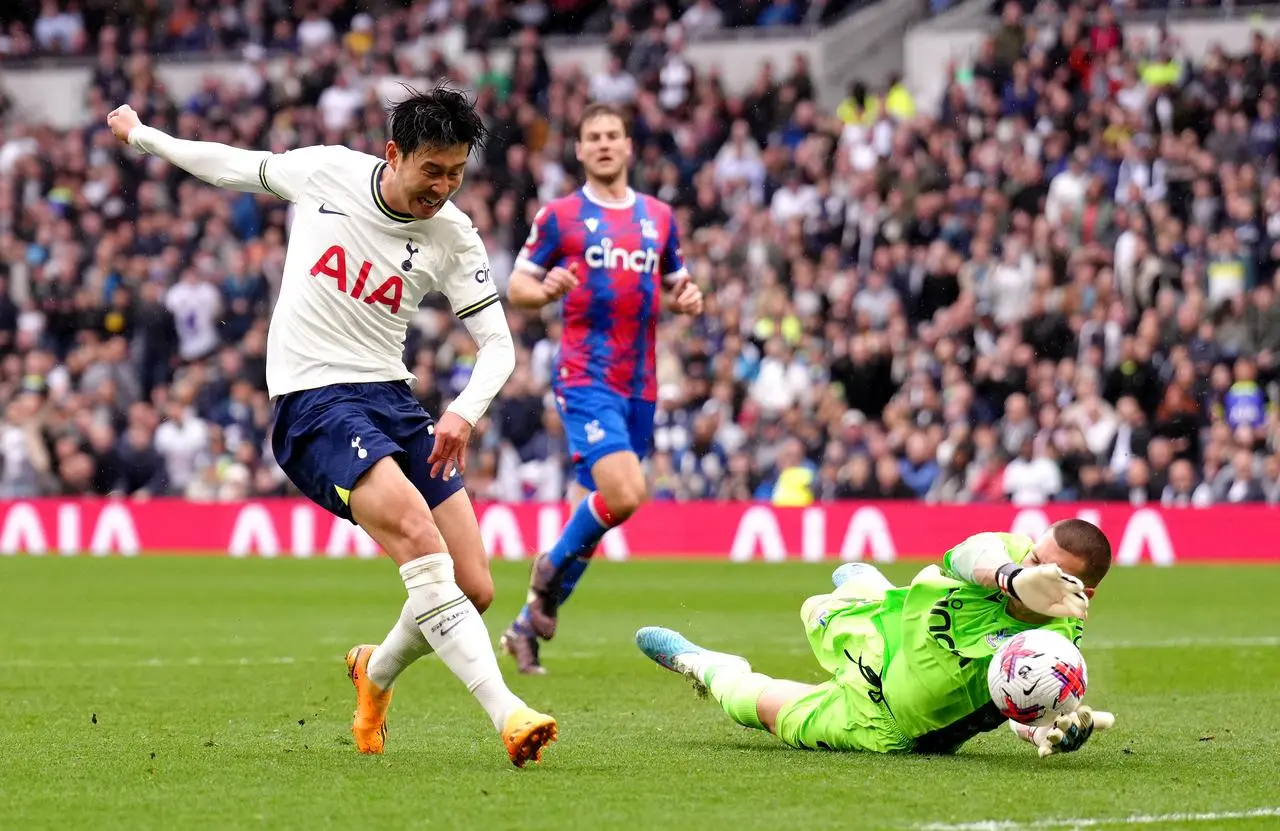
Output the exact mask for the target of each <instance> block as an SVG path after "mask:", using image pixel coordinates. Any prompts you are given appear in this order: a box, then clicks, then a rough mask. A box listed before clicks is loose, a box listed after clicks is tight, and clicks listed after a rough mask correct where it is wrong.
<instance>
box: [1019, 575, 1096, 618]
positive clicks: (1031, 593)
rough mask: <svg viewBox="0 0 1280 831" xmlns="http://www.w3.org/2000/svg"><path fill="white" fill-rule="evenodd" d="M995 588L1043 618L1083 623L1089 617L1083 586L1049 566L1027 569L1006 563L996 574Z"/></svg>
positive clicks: (1087, 602)
mask: <svg viewBox="0 0 1280 831" xmlns="http://www.w3.org/2000/svg"><path fill="white" fill-rule="evenodd" d="M996 585H997V586H998V587H999V588H1000V591H1002V592H1004V593H1005V594H1007V595H1009V596H1010V597H1012V598H1014V599H1016V600H1021V601H1022V602H1023V603H1024V604H1026V606H1027V608H1028V609H1030V610H1031V611H1033V612H1037V613H1039V614H1042V615H1048V616H1049V617H1078V618H1080V619H1081V620H1083V619H1084V618H1085V617H1086V616H1087V615H1088V613H1089V598H1088V596H1087V595H1085V593H1084V583H1081V582H1080V580H1079V579H1077V578H1075V577H1072V576H1071V575H1070V574H1066V573H1064V572H1063V571H1062V569H1061V568H1059V567H1058V566H1057V565H1054V564H1052V563H1044V564H1042V565H1038V566H1031V567H1030V568H1023V567H1022V566H1020V565H1017V564H1016V563H1005V564H1004V565H1002V566H1000V568H999V569H997V570H996Z"/></svg>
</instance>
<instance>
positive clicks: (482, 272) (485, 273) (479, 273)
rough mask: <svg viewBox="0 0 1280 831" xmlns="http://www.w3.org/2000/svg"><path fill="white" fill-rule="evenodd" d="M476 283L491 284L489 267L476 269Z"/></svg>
mask: <svg viewBox="0 0 1280 831" xmlns="http://www.w3.org/2000/svg"><path fill="white" fill-rule="evenodd" d="M476 282H477V283H487V282H489V266H487V265H486V266H483V267H481V268H477V269H476Z"/></svg>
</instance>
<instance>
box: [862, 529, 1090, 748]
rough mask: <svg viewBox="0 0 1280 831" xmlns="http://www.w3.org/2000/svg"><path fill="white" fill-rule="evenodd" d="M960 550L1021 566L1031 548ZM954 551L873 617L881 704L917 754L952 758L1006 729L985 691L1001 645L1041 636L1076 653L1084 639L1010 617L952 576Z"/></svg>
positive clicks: (993, 595) (1023, 540)
mask: <svg viewBox="0 0 1280 831" xmlns="http://www.w3.org/2000/svg"><path fill="white" fill-rule="evenodd" d="M961 545H970V546H972V545H982V546H992V545H1003V546H1004V548H1005V550H1006V552H1007V553H1008V555H1009V558H1010V559H1011V560H1013V562H1015V563H1020V562H1022V560H1023V558H1025V557H1026V556H1027V555H1028V554H1029V553H1031V549H1032V546H1033V545H1034V543H1033V541H1032V540H1031V539H1029V538H1027V537H1024V536H1021V535H1017V534H996V533H987V534H978V535H975V536H973V537H970V538H969V539H967V540H965V541H964V542H963V543H961ZM959 547H960V546H957V547H956V548H953V549H951V550H950V551H948V552H947V553H946V555H945V556H944V558H943V563H942V567H941V568H939V567H938V566H929V567H928V568H926V569H924V570H923V571H921V572H920V573H919V574H918V575H916V577H915V579H914V580H912V581H911V584H910V585H908V586H904V587H901V588H895V589H892V590H890V591H889V592H888V593H887V594H886V596H885V599H884V601H883V603H882V604H881V605H880V609H879V611H878V612H877V613H876V618H877V621H876V623H877V626H878V627H879V629H880V631H881V633H882V634H883V636H884V642H885V661H884V667H885V670H884V678H883V679H882V680H883V693H884V697H885V703H886V704H887V705H888V707H889V709H890V711H891V712H892V713H893V717H894V720H895V721H896V722H897V723H898V726H899V727H900V728H901V729H902V731H903V732H904V733H905V734H907V735H908V736H910V737H912V738H914V739H916V747H917V750H921V751H936V752H950V751H952V750H954V749H956V748H958V747H959V746H960V745H961V744H963V743H964V742H966V741H968V740H969V739H971V738H973V737H974V736H976V735H977V734H979V733H984V732H986V731H988V730H993V729H995V728H997V727H999V726H1000V725H1001V724H1003V723H1004V721H1005V719H1004V717H1003V716H1001V715H1000V713H999V710H998V709H997V708H996V706H995V704H993V703H992V701H991V695H990V693H988V691H987V667H988V666H989V665H990V663H991V658H992V656H993V655H994V654H995V652H996V650H997V649H999V648H1000V645H1001V644H1002V643H1003V642H1004V641H1005V640H1006V639H1008V638H1010V637H1012V636H1013V635H1015V634H1017V633H1018V632H1022V631H1025V630H1027V629H1033V628H1044V629H1050V630H1053V631H1055V632H1058V633H1059V634H1062V635H1065V636H1066V637H1067V639H1069V640H1071V641H1072V642H1073V643H1076V644H1077V645H1078V644H1079V642H1080V638H1081V636H1082V634H1083V631H1084V629H1083V624H1082V622H1081V621H1079V620H1076V619H1071V618H1056V619H1054V620H1051V621H1049V622H1048V623H1046V624H1043V625H1042V626H1041V627H1036V626H1035V625H1033V624H1030V623H1024V622H1023V621H1020V620H1016V619H1014V618H1012V617H1010V616H1009V612H1008V597H1006V596H1005V595H1004V594H1002V593H1001V592H999V591H998V590H996V589H987V588H983V587H982V586H977V585H974V584H972V583H968V582H964V581H962V580H959V579H958V578H957V577H956V575H955V574H954V572H952V570H951V563H952V556H953V554H954V553H955V551H956V550H958V549H959Z"/></svg>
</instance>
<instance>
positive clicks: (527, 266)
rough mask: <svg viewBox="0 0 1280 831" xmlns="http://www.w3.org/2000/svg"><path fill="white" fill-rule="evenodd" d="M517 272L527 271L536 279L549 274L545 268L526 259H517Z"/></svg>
mask: <svg viewBox="0 0 1280 831" xmlns="http://www.w3.org/2000/svg"><path fill="white" fill-rule="evenodd" d="M515 270H516V271H527V272H529V273H530V274H532V275H534V276H535V277H542V276H543V275H545V274H546V273H547V270H546V269H545V268H543V267H542V266H540V265H538V264H537V263H535V262H534V261H533V260H530V259H526V258H525V257H517V258H516V264H515Z"/></svg>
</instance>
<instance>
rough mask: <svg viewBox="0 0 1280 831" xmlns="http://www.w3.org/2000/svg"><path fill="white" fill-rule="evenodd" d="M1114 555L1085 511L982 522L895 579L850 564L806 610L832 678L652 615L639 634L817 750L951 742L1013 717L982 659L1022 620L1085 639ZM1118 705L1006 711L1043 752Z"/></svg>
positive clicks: (744, 715) (1078, 737) (942, 747)
mask: <svg viewBox="0 0 1280 831" xmlns="http://www.w3.org/2000/svg"><path fill="white" fill-rule="evenodd" d="M1110 567H1111V544H1110V543H1109V542H1108V541H1107V538H1106V536H1105V535H1104V534H1103V533H1102V531H1101V530H1100V529H1099V528H1098V527H1097V526H1095V525H1092V524H1090V523H1088V522H1085V521H1083V520H1079V519H1068V520H1063V521H1062V522H1058V523H1055V524H1054V525H1053V526H1051V527H1050V528H1049V530H1048V531H1047V532H1046V533H1045V535H1044V536H1043V537H1041V539H1040V540H1039V541H1034V540H1032V539H1030V538H1028V537H1024V536H1019V535H1014V534H1001V533H984V534H977V535H975V536H972V537H970V538H968V539H967V540H965V541H964V542H962V543H961V544H960V545H957V546H956V547H955V548H953V549H951V550H950V551H948V552H947V553H946V555H945V556H944V557H943V562H942V566H941V568H939V567H938V566H936V565H934V566H929V567H928V568H925V569H924V570H923V571H921V572H920V573H919V574H918V575H916V577H915V579H914V580H912V581H911V584H910V585H908V586H903V587H895V586H893V585H892V584H890V583H889V581H888V580H886V579H885V578H884V576H883V575H882V574H880V572H879V571H877V570H876V569H875V568H874V567H873V566H871V565H869V564H865V563H850V564H846V565H844V566H841V567H840V568H839V569H837V570H836V572H835V574H834V575H833V581H834V582H835V584H836V590H835V591H834V592H833V593H831V594H824V595H819V596H817V597H811V598H809V600H808V601H806V602H805V604H804V606H803V608H802V609H801V612H800V617H801V620H802V622H803V624H804V627H805V631H806V633H807V634H808V637H809V644H810V646H811V647H812V648H813V653H814V655H815V657H817V659H818V663H820V664H821V665H822V667H823V669H825V670H826V671H827V672H830V673H831V676H832V677H831V680H829V681H827V682H826V683H823V684H818V685H812V684H802V683H798V682H795V681H783V680H777V679H773V678H770V677H768V676H766V675H761V674H759V673H757V672H753V671H752V669H751V666H750V664H748V663H747V661H746V659H744V658H741V657H738V656H737V655H728V654H725V653H722V652H713V651H711V650H707V649H703V648H702V647H700V646H697V645H695V644H693V643H691V642H690V641H689V640H687V639H686V638H684V637H683V636H682V635H680V634H679V633H677V632H674V631H672V630H670V629H663V628H661V627H646V628H644V629H641V630H640V631H639V632H637V633H636V644H637V645H638V646H639V647H640V649H641V651H643V652H644V653H645V655H647V656H648V657H650V658H651V659H653V660H654V661H656V662H657V663H658V664H660V665H661V666H663V667H666V668H667V669H670V670H672V671H674V672H678V673H681V674H682V675H685V676H686V677H687V678H689V679H690V680H691V681H692V682H693V684H694V686H695V689H697V690H699V691H700V692H709V693H710V694H711V696H712V697H714V698H715V700H716V701H718V702H719V703H720V705H721V706H722V707H723V708H724V710H725V712H726V713H728V714H729V717H730V718H732V719H733V720H734V721H736V722H738V723H739V724H742V725H744V726H746V727H753V728H756V729H758V730H767V731H769V732H771V733H773V734H775V735H776V736H778V737H779V738H780V739H782V741H783V742H785V743H786V744H788V745H790V746H792V747H796V748H802V749H808V750H862V751H872V752H878V753H894V752H916V753H951V752H954V751H955V750H957V749H958V748H959V747H960V746H961V745H962V744H964V743H965V742H966V741H968V740H969V739H971V738H973V737H974V736H976V735H978V734H979V733H985V732H987V731H990V730H994V729H996V728H998V727H999V726H1000V725H1001V724H1003V723H1004V722H1005V717H1004V716H1002V715H1001V714H1000V712H999V710H998V709H997V707H996V705H995V704H994V703H993V702H992V701H991V695H990V693H989V692H988V688H987V667H988V665H989V664H990V663H991V658H992V656H993V655H994V654H995V653H996V651H997V650H998V649H999V648H1000V646H1001V644H1002V643H1003V642H1004V640H1006V639H1007V638H1009V637H1012V636H1013V635H1015V634H1017V633H1018V632H1022V631H1026V630H1028V629H1034V628H1045V629H1051V630H1053V631H1055V632H1057V633H1059V634H1061V635H1064V636H1065V637H1066V638H1067V639H1068V640H1070V641H1072V642H1073V643H1075V644H1077V646H1078V645H1079V642H1080V638H1081V635H1082V634H1083V631H1084V629H1083V621H1084V618H1085V617H1086V615H1087V613H1088V609H1089V598H1090V597H1092V596H1093V593H1094V589H1095V588H1096V587H1097V585H1098V583H1099V582H1101V581H1102V578H1103V577H1104V576H1105V575H1106V573H1107V570H1108V569H1109V568H1110ZM1113 723H1114V717H1113V716H1112V715H1111V714H1110V713H1105V712H1102V711H1095V710H1093V709H1091V708H1089V707H1087V706H1084V705H1081V706H1080V707H1079V709H1077V710H1076V711H1075V712H1074V713H1072V714H1070V715H1068V716H1062V717H1060V718H1058V719H1057V721H1056V722H1055V723H1053V724H1050V725H1046V726H1043V727H1039V728H1032V727H1027V726H1024V725H1020V724H1015V723H1014V722H1009V724H1010V726H1011V727H1012V728H1013V730H1014V732H1015V733H1016V734H1017V735H1018V736H1019V737H1020V738H1022V739H1024V740H1025V741H1028V742H1030V743H1032V744H1033V745H1035V746H1036V748H1037V750H1038V751H1039V753H1040V755H1041V756H1042V757H1043V756H1048V755H1052V754H1054V753H1063V752H1071V751H1074V750H1078V749H1079V748H1080V747H1081V746H1082V745H1083V744H1084V743H1085V742H1086V741H1087V740H1088V739H1089V737H1090V735H1092V733H1093V731H1094V729H1102V728H1105V727H1110V726H1111V725H1112V724H1113Z"/></svg>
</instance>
